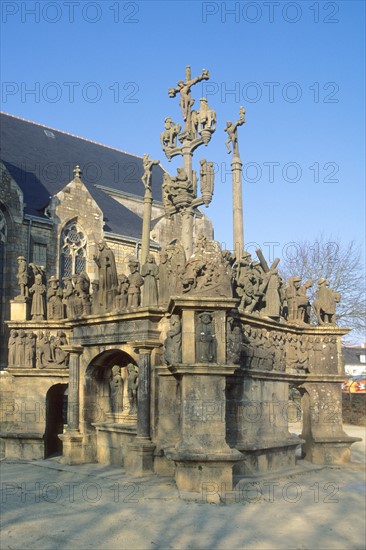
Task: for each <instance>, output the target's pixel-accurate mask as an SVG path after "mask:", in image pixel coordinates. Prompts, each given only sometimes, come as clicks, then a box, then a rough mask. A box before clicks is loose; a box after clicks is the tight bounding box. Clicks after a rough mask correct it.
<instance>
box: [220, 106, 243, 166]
mask: <svg viewBox="0 0 366 550" xmlns="http://www.w3.org/2000/svg"><path fill="white" fill-rule="evenodd" d="M244 115H245V109H244V108H243V107H240V115H239V120H237V121H236V122H234V123H232V122H231V121H228V122H227V123H226V127H225V129H224V130H225V132H227V135H228V137H227V140H226V141H225V145H226V147H227V150H228V153H229V154H230V153H231V147H232V152H233V156H234V157H235V156H239V145H238V126H242V125H243V124H244V123H245V116H244Z"/></svg>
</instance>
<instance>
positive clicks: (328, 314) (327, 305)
mask: <svg viewBox="0 0 366 550" xmlns="http://www.w3.org/2000/svg"><path fill="white" fill-rule="evenodd" d="M340 299H341V295H340V294H339V292H334V290H332V289H331V288H329V281H327V280H326V279H323V278H322V279H319V280H318V289H317V293H316V300H315V301H314V304H313V308H314V311H315V314H316V316H317V319H318V323H319V325H325V324H330V325H335V313H336V304H337V303H338V302H339V301H340Z"/></svg>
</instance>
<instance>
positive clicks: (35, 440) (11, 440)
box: [0, 432, 44, 460]
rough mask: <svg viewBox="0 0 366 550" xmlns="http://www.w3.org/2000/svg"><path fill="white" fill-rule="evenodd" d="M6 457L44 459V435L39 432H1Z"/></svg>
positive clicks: (0, 436)
mask: <svg viewBox="0 0 366 550" xmlns="http://www.w3.org/2000/svg"><path fill="white" fill-rule="evenodd" d="M0 438H1V439H2V441H3V442H4V447H5V448H4V456H5V458H24V459H27V460H42V459H44V440H43V435H41V434H37V433H10V432H9V433H0Z"/></svg>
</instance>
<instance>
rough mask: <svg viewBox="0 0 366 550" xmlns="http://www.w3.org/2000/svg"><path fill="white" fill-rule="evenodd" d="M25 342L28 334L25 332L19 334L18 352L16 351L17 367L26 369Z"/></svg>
mask: <svg viewBox="0 0 366 550" xmlns="http://www.w3.org/2000/svg"><path fill="white" fill-rule="evenodd" d="M25 341H26V334H25V332H24V330H20V331H19V332H18V336H17V339H16V351H15V366H16V367H25V366H26V365H25Z"/></svg>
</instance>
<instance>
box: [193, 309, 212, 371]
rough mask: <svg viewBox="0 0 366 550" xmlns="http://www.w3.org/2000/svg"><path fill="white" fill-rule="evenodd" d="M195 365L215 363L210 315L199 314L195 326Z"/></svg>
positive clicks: (205, 313)
mask: <svg viewBox="0 0 366 550" xmlns="http://www.w3.org/2000/svg"><path fill="white" fill-rule="evenodd" d="M196 361H197V363H215V361H216V337H215V331H214V327H213V320H212V314H211V313H207V312H204V313H200V314H199V315H198V316H197V325H196Z"/></svg>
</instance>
